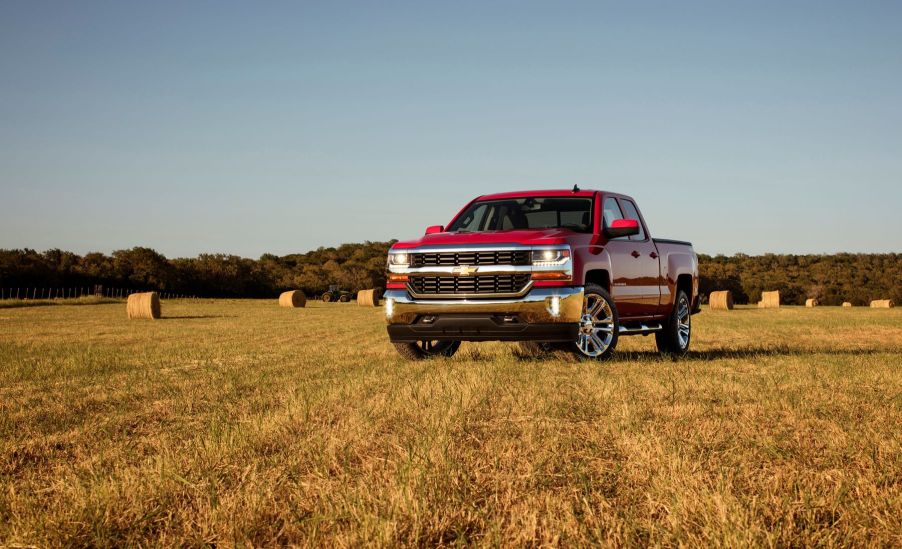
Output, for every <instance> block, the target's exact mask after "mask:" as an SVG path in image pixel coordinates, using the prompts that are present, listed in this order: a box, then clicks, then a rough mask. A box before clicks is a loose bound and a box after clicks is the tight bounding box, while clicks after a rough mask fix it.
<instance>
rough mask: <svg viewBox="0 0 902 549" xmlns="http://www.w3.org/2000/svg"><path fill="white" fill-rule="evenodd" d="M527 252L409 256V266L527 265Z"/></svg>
mask: <svg viewBox="0 0 902 549" xmlns="http://www.w3.org/2000/svg"><path fill="white" fill-rule="evenodd" d="M530 260H531V258H530V252H529V250H470V251H449V252H425V253H417V252H413V253H411V254H410V266H411V267H414V268H418V267H445V266H458V265H529V264H530V263H531V261H530Z"/></svg>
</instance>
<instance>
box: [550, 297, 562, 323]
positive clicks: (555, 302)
mask: <svg viewBox="0 0 902 549" xmlns="http://www.w3.org/2000/svg"><path fill="white" fill-rule="evenodd" d="M548 312H549V313H551V316H553V317H554V318H557V317H559V316H561V298H560V296H553V297H552V298H551V300H550V302H549V303H548Z"/></svg>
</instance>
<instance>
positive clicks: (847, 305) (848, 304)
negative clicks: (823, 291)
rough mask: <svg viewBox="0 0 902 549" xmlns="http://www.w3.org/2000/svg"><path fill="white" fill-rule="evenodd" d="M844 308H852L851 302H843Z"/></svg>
mask: <svg viewBox="0 0 902 549" xmlns="http://www.w3.org/2000/svg"><path fill="white" fill-rule="evenodd" d="M842 306H843V307H851V306H852V303H851V302H849V301H843V302H842Z"/></svg>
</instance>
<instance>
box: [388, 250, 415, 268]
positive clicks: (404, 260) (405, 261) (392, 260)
mask: <svg viewBox="0 0 902 549" xmlns="http://www.w3.org/2000/svg"><path fill="white" fill-rule="evenodd" d="M388 264H389V265H398V266H406V265H410V255H408V254H407V252H393V253H390V254H388Z"/></svg>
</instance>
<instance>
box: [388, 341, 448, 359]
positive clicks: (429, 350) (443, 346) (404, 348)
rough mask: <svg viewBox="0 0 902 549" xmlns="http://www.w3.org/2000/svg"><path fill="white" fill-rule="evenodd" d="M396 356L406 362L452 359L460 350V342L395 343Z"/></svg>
mask: <svg viewBox="0 0 902 549" xmlns="http://www.w3.org/2000/svg"><path fill="white" fill-rule="evenodd" d="M394 345H395V349H397V350H398V354H400V355H401V356H402V357H404V358H406V359H407V360H426V359H428V358H439V357H446V358H447V357H452V356H454V353H456V352H457V349H459V348H460V341H417V342H416V343H395V344H394Z"/></svg>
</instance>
